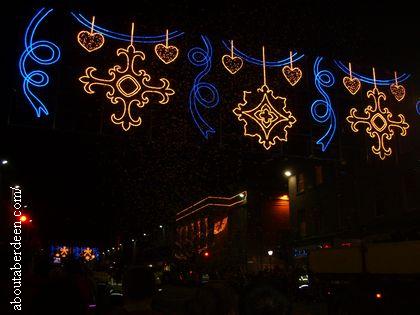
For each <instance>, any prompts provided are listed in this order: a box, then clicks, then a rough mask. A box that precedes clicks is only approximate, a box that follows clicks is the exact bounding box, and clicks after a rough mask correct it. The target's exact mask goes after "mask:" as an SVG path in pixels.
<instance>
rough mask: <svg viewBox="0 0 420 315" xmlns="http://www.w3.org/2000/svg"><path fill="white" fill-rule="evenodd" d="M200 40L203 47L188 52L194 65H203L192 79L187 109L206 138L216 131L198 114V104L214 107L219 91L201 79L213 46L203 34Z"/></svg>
mask: <svg viewBox="0 0 420 315" xmlns="http://www.w3.org/2000/svg"><path fill="white" fill-rule="evenodd" d="M201 40H202V41H203V43H204V46H205V49H203V48H200V47H194V48H192V49H191V50H190V51H189V52H188V60H189V61H190V62H191V63H192V64H193V65H194V66H196V67H203V70H202V71H201V72H200V73H198V74H197V76H196V77H195V79H194V82H193V86H192V88H191V91H190V96H189V109H190V113H191V116H192V119H193V121H194V124H195V125H196V126H197V128H198V129H199V130H200V132H201V134H202V135H203V136H204V138H206V139H208V137H209V135H210V134H213V133H215V132H216V131H215V130H214V128H213V127H211V126H210V125H209V124H208V123H207V121H206V120H205V119H204V118H203V116H202V115H201V114H200V111H199V110H198V105H200V106H202V107H205V108H208V109H210V108H214V107H216V106H217V105H218V104H219V92H218V91H217V89H216V87H215V85H214V84H212V83H208V82H202V81H201V80H202V79H203V77H204V76H205V75H206V74H208V73H209V72H210V70H211V66H212V58H213V48H212V46H211V43H210V40H209V39H208V38H207V37H206V36H203V35H202V36H201Z"/></svg>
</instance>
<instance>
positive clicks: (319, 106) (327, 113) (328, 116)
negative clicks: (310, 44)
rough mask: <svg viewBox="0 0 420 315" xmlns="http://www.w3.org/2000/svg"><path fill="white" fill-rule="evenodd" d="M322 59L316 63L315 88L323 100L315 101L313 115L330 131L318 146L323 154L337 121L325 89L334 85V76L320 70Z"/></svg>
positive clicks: (318, 142)
mask: <svg viewBox="0 0 420 315" xmlns="http://www.w3.org/2000/svg"><path fill="white" fill-rule="evenodd" d="M322 59H323V58H322V57H317V58H316V59H315V62H314V77H315V87H316V89H317V90H318V92H319V93H320V94H321V95H322V97H323V99H318V100H315V101H314V102H313V103H312V105H311V114H312V117H313V119H314V120H315V121H316V122H317V123H320V124H324V123H328V130H327V131H326V132H325V134H324V135H323V136H322V137H321V138H319V139H318V141H317V142H316V144H319V145H321V149H322V152H325V150H327V148H328V146H329V144H330V142H331V140H332V138H333V137H334V134H335V130H336V128H337V120H336V118H335V114H334V110H333V108H332V106H331V100H330V97H329V96H328V94H327V92H325V90H324V88H326V87H327V88H328V87H331V86H333V85H334V83H335V79H334V76H333V74H332V73H331V72H330V71H328V70H319V65H320V63H321V61H322Z"/></svg>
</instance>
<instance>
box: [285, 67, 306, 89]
mask: <svg viewBox="0 0 420 315" xmlns="http://www.w3.org/2000/svg"><path fill="white" fill-rule="evenodd" d="M281 71H282V72H283V75H284V77H285V78H286V80H287V81H288V82H289V83H290V85H291V86H294V85H295V84H296V83H298V82H299V80H300V79H301V78H302V71H301V70H300V69H299V68H297V67H293V68H292V67H290V66H284V67H283V69H281Z"/></svg>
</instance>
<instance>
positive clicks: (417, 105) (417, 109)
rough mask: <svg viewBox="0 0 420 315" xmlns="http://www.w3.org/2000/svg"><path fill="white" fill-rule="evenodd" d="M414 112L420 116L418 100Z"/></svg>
mask: <svg viewBox="0 0 420 315" xmlns="http://www.w3.org/2000/svg"><path fill="white" fill-rule="evenodd" d="M416 112H417V114H419V115H420V100H418V101H417V103H416Z"/></svg>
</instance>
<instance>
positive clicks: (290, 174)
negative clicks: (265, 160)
mask: <svg viewBox="0 0 420 315" xmlns="http://www.w3.org/2000/svg"><path fill="white" fill-rule="evenodd" d="M284 175H285V176H286V177H290V176H292V172H291V171H289V170H286V171H284Z"/></svg>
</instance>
